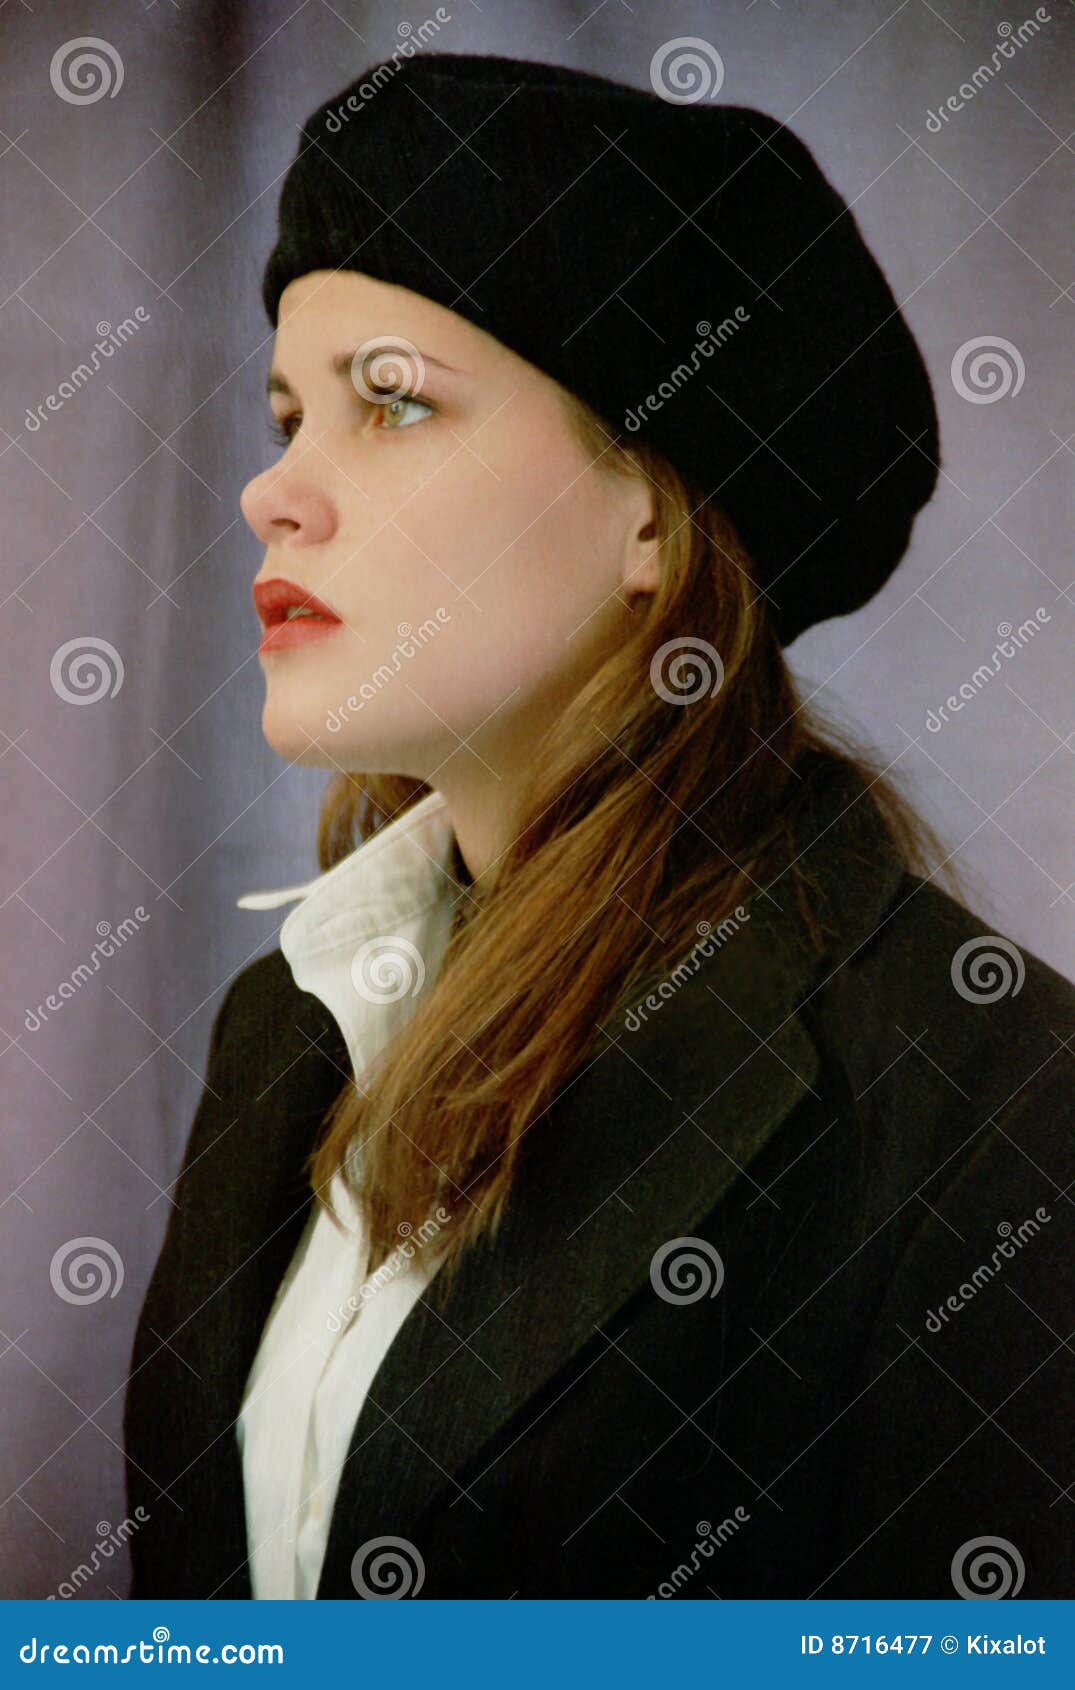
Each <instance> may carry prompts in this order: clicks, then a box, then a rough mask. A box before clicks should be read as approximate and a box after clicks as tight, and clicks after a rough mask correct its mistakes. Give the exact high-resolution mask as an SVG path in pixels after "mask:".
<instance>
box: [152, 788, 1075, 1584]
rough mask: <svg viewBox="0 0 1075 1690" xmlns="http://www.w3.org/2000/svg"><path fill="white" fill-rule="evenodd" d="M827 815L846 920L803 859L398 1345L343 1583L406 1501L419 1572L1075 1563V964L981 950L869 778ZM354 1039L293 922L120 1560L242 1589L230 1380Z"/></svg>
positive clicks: (208, 1178)
mask: <svg viewBox="0 0 1075 1690" xmlns="http://www.w3.org/2000/svg"><path fill="white" fill-rule="evenodd" d="M802 845H803V848H804V849H806V850H807V851H808V863H809V866H810V868H811V869H812V871H813V873H814V875H815V878H816V882H817V885H818V890H819V896H820V897H821V898H822V900H823V906H822V907H823V909H824V911H825V915H826V926H827V928H828V929H829V931H830V933H831V938H830V942H829V950H828V954H827V955H826V958H825V959H824V960H823V961H822V962H820V963H818V962H816V961H815V960H813V959H812V957H811V956H810V954H809V952H808V951H807V949H806V948H805V946H804V944H803V942H802V939H801V933H800V930H799V926H798V922H799V917H798V915H797V914H796V912H795V908H794V899H793V898H792V897H791V895H790V893H789V894H788V895H787V896H786V897H784V898H782V899H780V907H778V905H777V903H776V901H775V898H780V887H781V884H782V883H780V882H778V883H777V886H776V887H775V889H774V893H775V898H774V901H772V902H770V901H767V900H766V899H764V898H756V899H754V900H753V902H752V904H751V918H750V919H749V920H748V921H747V922H745V923H744V924H743V925H742V926H741V927H740V928H739V930H738V931H737V932H735V933H734V934H730V935H729V936H728V937H727V938H726V940H725V942H724V943H723V944H722V945H721V946H720V948H718V949H716V950H715V952H714V954H713V955H712V956H711V957H709V959H708V960H706V961H705V962H704V963H703V964H702V966H701V967H700V968H699V969H698V971H697V972H696V973H694V974H692V975H689V976H688V975H686V974H685V975H684V976H681V977H677V978H676V979H675V981H674V982H672V981H670V988H669V990H668V991H667V992H666V994H665V995H664V996H663V997H658V998H655V999H654V1000H653V1001H654V1002H655V1003H656V1004H657V1007H656V1008H655V1009H652V1010H650V1011H649V1012H648V1014H647V1016H646V1018H645V1020H644V1021H642V1022H641V1024H640V1025H639V1026H638V1027H637V1029H636V1030H635V1031H627V1030H625V1025H624V1021H623V1018H622V1016H621V1017H618V1018H617V1019H616V1021H615V1022H609V1023H607V1024H606V1026H605V1027H604V1028H602V1029H601V1030H600V1032H599V1035H598V1037H597V1039H596V1042H595V1044H594V1047H593V1049H592V1052H591V1054H590V1057H589V1059H588V1060H587V1062H586V1063H584V1064H583V1065H582V1066H581V1067H580V1069H579V1070H578V1071H577V1072H576V1074H575V1075H574V1076H573V1078H572V1079H571V1081H570V1082H569V1084H568V1085H567V1086H565V1087H564V1088H563V1089H562V1091H561V1092H560V1094H559V1096H558V1097H557V1099H556V1100H555V1102H554V1104H553V1106H552V1107H551V1109H550V1110H549V1111H548V1112H547V1113H546V1115H545V1117H544V1118H542V1119H541V1120H539V1121H538V1122H537V1123H535V1125H534V1126H533V1127H532V1128H531V1131H530V1133H529V1135H528V1140H527V1154H526V1158H525V1159H524V1163H523V1172H522V1176H521V1179H520V1183H519V1184H518V1185H517V1187H516V1189H515V1191H514V1192H513V1194H512V1199H511V1202H510V1203H509V1207H508V1212H507V1215H506V1218H505V1222H504V1225H503V1227H502V1229H501V1232H500V1234H499V1237H498V1239H497V1241H496V1243H495V1245H489V1244H488V1243H483V1244H482V1245H480V1246H479V1247H478V1248H477V1249H476V1250H475V1251H474V1252H473V1253H472V1254H471V1255H470V1256H468V1257H467V1258H465V1259H464V1263H463V1266H462V1269H461V1273H460V1276H459V1279H458V1281H457V1284H456V1285H455V1287H454V1288H453V1291H452V1295H451V1297H450V1299H449V1300H448V1302H447V1303H446V1304H445V1305H444V1306H443V1307H440V1305H439V1303H437V1302H436V1300H435V1299H436V1297H437V1291H438V1281H437V1280H436V1279H435V1280H434V1281H433V1284H432V1286H431V1287H429V1288H428V1289H427V1292H426V1295H425V1296H423V1298H422V1299H421V1300H420V1301H419V1302H418V1303H417V1304H416V1305H415V1307H414V1308H413V1309H412V1311H411V1312H410V1314H409V1315H408V1317H407V1319H406V1321H405V1323H404V1324H403V1326H402V1328H401V1329H400V1332H399V1334H398V1335H397V1337H396V1339H395V1341H394V1343H393V1344H392V1346H391V1348H390V1349H389V1351H388V1353H387V1355H386V1357H385V1359H384V1361H383V1362H382V1364H381V1367H380V1369H379V1371H378V1373H377V1375H376V1377H375V1379H374V1381H373V1385H372V1388H371V1390H370V1393H369V1396H368V1399H367V1401H366V1403H365V1405H364V1407H363V1409H362V1413H361V1414H360V1416H359V1417H358V1421H357V1424H356V1426H355V1429H354V1433H353V1436H352V1441H351V1445H350V1451H349V1454H348V1458H347V1461H346V1465H345V1467H344V1471H343V1474H342V1477H341V1481H340V1488H339V1493H338V1496H337V1500H336V1505H335V1510H334V1513H333V1516H332V1521H331V1530H330V1535H329V1540H328V1546H327V1551H326V1556H325V1563H324V1568H323V1572H322V1576H321V1581H320V1586H319V1589H318V1592H317V1594H318V1596H319V1597H346V1598H351V1599H355V1598H356V1597H357V1596H358V1595H359V1593H360V1590H361V1589H362V1588H363V1570H365V1572H366V1575H367V1576H368V1577H369V1578H371V1579H372V1578H375V1577H376V1571H375V1566H374V1563H375V1561H376V1553H377V1551H376V1545H377V1541H378V1540H380V1539H383V1538H386V1537H391V1538H396V1539H404V1540H405V1543H406V1547H405V1549H404V1551H403V1553H404V1554H405V1556H406V1557H407V1559H408V1561H409V1564H410V1566H411V1568H412V1569H413V1570H412V1571H411V1572H410V1574H409V1575H407V1578H406V1581H405V1582H404V1583H403V1585H402V1586H396V1587H395V1588H397V1589H399V1590H400V1593H401V1594H412V1595H416V1596H418V1597H419V1598H421V1597H503V1598H508V1597H512V1596H521V1597H554V1596H556V1597H559V1596H568V1597H636V1598H644V1597H647V1596H650V1595H654V1596H666V1595H671V1594H676V1595H680V1596H683V1597H702V1598H711V1597H712V1596H719V1597H809V1596H819V1597H823V1598H825V1597H844V1596H850V1597H877V1596H879V1597H951V1596H953V1595H959V1594H964V1593H966V1592H968V1591H970V1592H973V1591H976V1590H981V1589H983V1588H990V1583H989V1581H990V1580H991V1579H993V1580H995V1581H997V1582H994V1583H993V1584H992V1586H991V1588H992V1589H993V1590H994V1591H998V1590H999V1593H1000V1594H1005V1593H1007V1592H1008V1591H1010V1592H1011V1593H1012V1594H1021V1595H1023V1596H1026V1597H1071V1596H1073V1595H1075V1573H1073V1556H1072V1544H1073V1530H1072V1522H1073V1520H1075V1492H1073V1491H1072V1490H1071V1489H1070V1487H1071V1485H1072V1480H1073V1477H1075V1463H1073V1459H1072V1456H1073V1441H1072V1426H1073V1423H1075V1414H1073V1407H1075V1393H1073V1389H1072V1382H1073V1376H1075V1351H1073V1347H1072V1344H1071V1341H1070V1340H1071V1337H1072V1326H1073V1322H1072V1304H1073V1301H1075V1299H1073V1296H1072V1261H1073V1250H1072V1242H1073V1234H1075V1227H1073V1195H1075V1194H1073V1192H1072V1190H1071V1189H1070V1188H1071V1186H1072V1181H1073V1180H1075V1154H1073V1131H1072V1128H1073V1110H1072V1096H1073V1087H1072V1053H1071V1048H1070V1040H1071V1036H1072V1031H1073V1026H1075V1013H1073V1012H1075V987H1073V986H1072V985H1071V983H1069V982H1068V981H1067V980H1065V979H1064V978H1063V977H1062V976H1060V975H1059V974H1058V973H1056V972H1055V971H1054V970H1053V969H1051V968H1049V967H1048V966H1047V965H1046V964H1045V963H1044V962H1042V961H1040V960H1039V959H1037V958H1035V957H1034V956H1032V955H1029V954H1027V953H1026V952H1024V953H1022V958H1021V964H1022V967H1023V968H1024V969H1025V978H1024V979H1023V981H1022V984H1021V985H1019V986H1018V989H1017V990H1016V989H1014V988H1015V984H1016V982H1015V980H1014V979H1013V981H1012V989H1009V990H1008V991H1006V992H1005V993H1004V995H1000V996H997V995H995V994H991V993H990V992H989V991H988V990H986V988H987V987H988V986H989V984H990V981H989V980H988V979H984V980H983V979H979V983H978V986H977V987H976V988H974V989H971V987H970V986H964V987H963V988H962V989H961V990H957V988H956V986H955V985H954V983H953V977H952V968H953V959H954V958H955V957H956V954H957V952H959V950H960V947H962V946H964V945H967V944H968V942H969V941H973V940H975V939H979V938H984V937H987V936H988V932H989V930H988V929H987V928H986V927H985V925H984V924H983V923H982V922H981V921H979V920H978V919H977V918H976V917H975V916H973V915H972V914H969V913H968V912H967V911H966V910H965V909H964V908H963V907H962V905H960V904H959V903H957V902H955V901H954V900H953V899H952V898H951V897H949V896H948V895H947V894H945V893H944V892H942V891H940V890H939V889H937V888H936V887H935V886H933V885H932V884H931V883H930V882H928V881H924V880H922V879H920V878H917V877H916V876H913V875H910V874H908V873H905V872H904V869H903V866H902V864H901V862H900V861H899V859H898V858H897V856H896V855H895V854H894V852H893V850H892V849H891V848H890V846H889V845H888V844H887V842H886V840H885V838H884V836H883V832H882V829H881V827H880V825H879V821H878V816H877V812H876V809H875V807H874V804H873V802H872V800H871V799H870V798H869V796H868V795H867V794H865V793H864V791H863V788H862V785H861V782H860V781H859V780H858V777H853V776H851V775H849V774H848V775H842V776H841V778H840V782H839V784H838V787H837V789H836V791H835V793H834V794H833V795H832V796H830V798H829V799H827V800H821V799H819V800H818V801H817V803H816V804H815V810H814V813H813V814H812V816H811V818H810V822H809V830H808V834H807V836H806V837H804V839H803V840H802ZM783 884H786V883H783ZM704 913H705V912H704V911H699V916H700V917H701V916H704ZM986 948H987V949H988V948H989V947H988V946H987V947H986ZM993 948H994V949H995V947H993ZM971 960H972V959H971ZM966 966H967V973H966V979H967V980H968V981H971V980H972V979H973V970H972V969H971V968H970V962H969V961H968V963H967V965H966ZM961 978H962V976H961ZM990 996H992V998H993V1001H982V1000H983V999H988V998H989V997H990ZM348 1074H349V1067H348V1058H347V1052H346V1047H345V1045H344V1042H343V1038H342V1034H341V1033H340V1030H339V1028H338V1026H337V1025H336V1023H335V1020H334V1019H333V1018H332V1016H331V1015H330V1014H329V1013H328V1011H327V1010H326V1009H324V1007H323V1006H322V1005H321V1003H320V1001H319V1000H318V999H317V998H315V997H313V996H312V995H311V994H308V993H305V992H301V991H299V990H298V989H297V988H296V986H295V984H294V982H293V980H292V977H291V974H290V970H289V968H288V965H287V963H286V961H285V960H284V958H283V957H282V955H281V953H280V951H279V950H276V951H273V952H272V953H270V954H269V955H267V956H264V957H262V958H259V959H258V960H257V961H256V962H254V963H253V964H252V965H250V966H249V967H248V968H246V969H244V970H243V972H242V973H240V974H239V975H238V977H237V978H236V980H235V981H234V983H233V985H232V987H231V988H230V990H229V992H228V993H227V995H226V998H225V1000H224V1003H223V1005H222V1007H221V1009H220V1012H219V1014H218V1016H217V1019H216V1022H215V1024H214V1027H213V1035H212V1044H211V1050H210V1055H209V1064H208V1075H207V1080H206V1088H205V1092H204V1094H203V1097H202V1099H201V1102H200V1105H199V1107H198V1111H197V1115H196V1118H195V1120H194V1124H193V1129H192V1132H191V1135H190V1140H189V1144H188V1146H187V1150H186V1154H185V1157H184V1162H183V1169H182V1174H181V1177H180V1180H179V1184H178V1188H177V1193H176V1199H177V1207H176V1208H175V1209H174V1210H173V1211H172V1214H171V1217H170V1221H169V1225H168V1230H167V1235H166V1237H165V1241H164V1245H163V1248H162V1251H161V1254H160V1258H159V1260H158V1262H157V1266H156V1269H155V1271H154V1274H153V1276H152V1281H151V1283H150V1286H149V1290H148V1293H147V1296H146V1299H145V1304H144V1307H143V1309H142V1314H141V1318H140V1321H139V1324H138V1329H137V1334H136V1337H135V1342H134V1351H133V1357H132V1368H131V1378H130V1383H129V1387H128V1392H127V1399H126V1407H125V1436H126V1449H127V1481H128V1512H129V1513H132V1514H133V1510H134V1508H135V1507H136V1506H137V1505H139V1504H141V1506H142V1508H143V1510H144V1511H145V1512H146V1513H147V1514H148V1516H149V1519H148V1523H147V1524H145V1525H144V1526H142V1527H141V1528H140V1529H139V1530H138V1531H137V1532H136V1533H135V1534H134V1536H133V1537H132V1539H131V1554H132V1559H133V1568H134V1579H133V1586H132V1591H131V1594H132V1596H134V1597H243V1596H249V1595H250V1594H251V1592H250V1583H249V1577H248V1570H247V1562H246V1556H247V1546H246V1541H245V1531H244V1513H243V1492H242V1473H241V1465H240V1457H239V1453H238V1449H237V1445H236V1442H235V1419H236V1415H237V1413H238V1411H239V1407H240V1401H241V1397H242V1393H243V1388H244V1385H245V1381H246V1377H247V1374H248V1372H249V1369H250V1366H251V1364H252V1362H253V1359H254V1354H255V1350H256V1348H257V1345H258V1341H259V1338H260V1335H261V1330H262V1327H263V1324H264V1322H265V1319H266V1316H267V1314H268V1312H269V1308H270V1305H271V1304H272V1302H273V1298H274V1295H275V1292H276V1289H277V1286H278V1284H279V1281H280V1279H281V1277H282V1275H283V1273H284V1270H285V1268H286V1266H287V1264H288V1261H289V1259H290V1257H291V1255H292V1252H293V1250H294V1248H295V1244H296V1241H297V1240H298V1237H299V1235H300V1233H301V1231H302V1228H303V1225H304V1223H305V1221H306V1218H307V1214H308V1204H309V1202H310V1201H311V1198H310V1194H309V1192H308V1190H307V1188H306V1187H305V1185H304V1182H303V1179H302V1175H301V1161H302V1157H303V1155H304V1153H305V1152H306V1150H307V1148H308V1147H309V1145H310V1143H311V1141H312V1139H313V1137H314V1135H315V1133H316V1131H317V1128H318V1126H319V1124H320V1122H321V1120H322V1118H323V1115H324V1112H325V1110H326V1109H327V1107H328V1105H329V1103H330V1102H331V1100H332V1098H333V1097H334V1095H335V1094H336V1092H337V1090H338V1089H339V1088H340V1087H341V1085H342V1084H343V1083H344V1081H345V1079H346V1078H347V1076H348ZM1043 1217H1044V1218H1043ZM677 1240H685V1241H692V1240H693V1243H689V1242H688V1243H683V1244H678V1245H677V1244H675V1242H674V1241H677ZM691 1251H693V1252H695V1254H696V1259H697V1260H698V1261H699V1262H700V1263H701V1268H702V1272H703V1273H706V1272H708V1273H709V1275H710V1279H709V1281H708V1282H704V1281H702V1280H698V1281H697V1282H692V1281H691V1280H690V1279H689V1277H687V1278H684V1277H683V1276H682V1275H681V1274H680V1273H679V1272H678V1271H677V1269H676V1265H675V1264H676V1261H677V1259H678V1258H681V1257H682V1256H683V1255H684V1253H685V1252H686V1253H687V1254H689V1253H690V1252H691ZM714 1251H715V1252H716V1255H714ZM662 1252H663V1255H662ZM662 1261H663V1264H664V1265H663V1269H662V1267H661V1265H660V1264H661V1263H662ZM692 1283H693V1288H694V1289H695V1290H697V1289H698V1288H699V1286H701V1287H702V1289H703V1290H704V1291H705V1293H706V1294H704V1295H700V1296H695V1297H693V1298H689V1297H685V1295H684V1293H689V1292H690V1291H691V1289H692ZM711 1292H712V1293H714V1294H710V1293H711ZM358 1341H359V1342H360V1341H361V1339H359V1340H358ZM299 1433H300V1429H299V1428H296V1437H297V1438H298V1436H299ZM296 1459H298V1448H296ZM1065 1487H1068V1488H1067V1489H1065ZM135 1517H137V1516H135ZM981 1539H989V1540H990V1541H991V1542H992V1543H994V1544H996V1548H995V1549H994V1550H992V1551H988V1552H987V1553H986V1555H985V1557H984V1559H982V1557H981V1551H980V1547H977V1546H976V1540H981ZM997 1540H1000V1541H999V1543H998V1542H997ZM371 1546H372V1547H371ZM360 1552H361V1553H360ZM353 1568H354V1569H355V1575H356V1576H353ZM389 1588H393V1587H392V1586H389Z"/></svg>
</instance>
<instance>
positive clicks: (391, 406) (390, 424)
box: [378, 393, 433, 430]
mask: <svg viewBox="0 0 1075 1690" xmlns="http://www.w3.org/2000/svg"><path fill="white" fill-rule="evenodd" d="M415 408H417V410H418V411H419V412H424V413H425V415H426V416H432V414H433V407H432V405H427V404H426V402H425V400H424V399H416V398H415V396H414V394H413V393H397V394H395V395H394V396H393V397H392V398H391V399H387V400H386V401H385V402H384V403H383V404H379V405H378V410H379V412H380V416H381V421H380V423H379V425H378V426H379V427H380V428H387V429H389V430H393V429H400V428H410V427H411V425H412V424H413V423H416V422H421V421H422V417H421V415H419V416H414V415H409V414H408V413H409V412H413V411H414V409H415Z"/></svg>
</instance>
